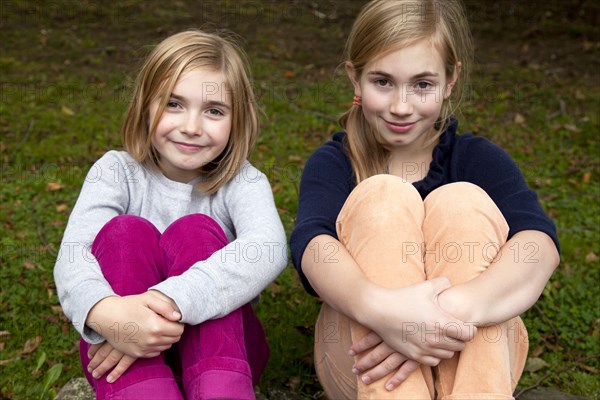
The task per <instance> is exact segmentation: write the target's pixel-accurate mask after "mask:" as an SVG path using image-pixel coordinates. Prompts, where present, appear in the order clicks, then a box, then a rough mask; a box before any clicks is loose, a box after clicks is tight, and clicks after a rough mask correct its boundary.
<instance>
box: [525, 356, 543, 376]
mask: <svg viewBox="0 0 600 400" xmlns="http://www.w3.org/2000/svg"><path fill="white" fill-rule="evenodd" d="M547 366H548V363H547V362H546V361H544V360H542V359H541V358H539V357H530V358H528V359H527V364H526V365H525V371H529V372H536V371H539V370H540V369H544V368H546V367H547Z"/></svg>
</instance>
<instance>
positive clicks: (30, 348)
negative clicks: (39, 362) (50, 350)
mask: <svg viewBox="0 0 600 400" xmlns="http://www.w3.org/2000/svg"><path fill="white" fill-rule="evenodd" d="M40 343H42V337H41V336H36V337H34V338H32V339H29V340H27V341H26V342H25V345H24V346H23V350H21V355H24V356H25V355H27V354H31V353H33V352H34V351H36V350H37V348H38V347H40Z"/></svg>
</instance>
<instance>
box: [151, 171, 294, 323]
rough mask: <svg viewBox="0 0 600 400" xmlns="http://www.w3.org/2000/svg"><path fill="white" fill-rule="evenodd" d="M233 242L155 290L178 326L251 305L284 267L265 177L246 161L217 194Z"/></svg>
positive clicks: (284, 255)
mask: <svg viewBox="0 0 600 400" xmlns="http://www.w3.org/2000/svg"><path fill="white" fill-rule="evenodd" d="M219 192H221V193H219V194H218V196H219V198H220V199H219V200H217V201H221V202H222V204H221V211H222V212H223V213H225V214H228V215H229V218H230V219H231V222H232V224H233V227H234V229H235V236H236V238H235V240H233V241H232V242H231V243H229V244H228V245H227V246H225V247H223V248H222V249H221V250H219V251H216V252H215V253H214V254H213V255H211V256H210V257H209V258H208V259H207V260H205V261H201V262H198V263H196V264H194V265H193V266H192V267H191V268H190V269H188V270H187V271H186V272H184V273H183V274H181V275H179V276H173V277H170V278H169V279H167V280H165V281H163V282H161V283H159V284H158V285H155V286H153V287H152V288H151V289H156V290H159V291H161V292H162V293H164V294H166V295H167V296H169V297H170V298H172V299H173V300H174V301H175V303H176V304H177V306H178V307H179V308H180V310H181V314H182V322H184V323H187V324H190V325H196V324H200V323H202V322H204V321H206V320H209V319H215V318H221V317H223V316H225V315H227V314H229V313H231V312H232V311H234V310H236V309H237V308H239V307H241V306H243V305H244V304H246V303H249V302H250V301H252V300H253V299H254V298H256V297H257V296H258V295H259V293H260V292H261V291H262V290H263V289H264V288H265V287H267V285H269V284H270V283H271V282H272V281H274V280H275V278H277V276H278V275H279V274H280V273H281V272H282V271H283V269H284V268H285V266H286V265H287V246H286V236H285V231H284V229H283V225H282V223H281V219H280V218H279V214H278V213H277V209H276V207H275V201H274V199H273V193H272V190H271V186H270V184H269V182H268V179H267V177H266V176H265V175H264V174H263V173H261V172H260V171H258V170H257V169H256V168H254V167H252V166H251V165H250V164H249V163H246V164H245V165H244V166H243V168H242V170H241V171H240V172H238V174H237V175H236V176H234V177H233V178H232V180H231V181H230V182H229V183H228V184H227V185H226V187H224V188H222V189H220V190H219Z"/></svg>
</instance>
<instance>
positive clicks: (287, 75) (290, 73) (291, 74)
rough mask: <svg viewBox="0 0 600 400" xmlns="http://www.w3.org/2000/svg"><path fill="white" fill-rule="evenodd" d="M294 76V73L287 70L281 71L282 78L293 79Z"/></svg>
mask: <svg viewBox="0 0 600 400" xmlns="http://www.w3.org/2000/svg"><path fill="white" fill-rule="evenodd" d="M294 76H296V74H295V73H294V71H290V70H289V69H288V70H285V71H283V77H284V78H287V79H290V78H293V77H294Z"/></svg>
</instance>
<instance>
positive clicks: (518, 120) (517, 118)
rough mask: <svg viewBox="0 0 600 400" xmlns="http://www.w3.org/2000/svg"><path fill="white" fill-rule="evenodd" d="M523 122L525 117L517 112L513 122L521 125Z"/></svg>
mask: <svg viewBox="0 0 600 400" xmlns="http://www.w3.org/2000/svg"><path fill="white" fill-rule="evenodd" d="M524 123H525V117H524V116H523V115H522V114H519V113H517V114H516V115H515V124H517V125H523V124H524Z"/></svg>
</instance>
